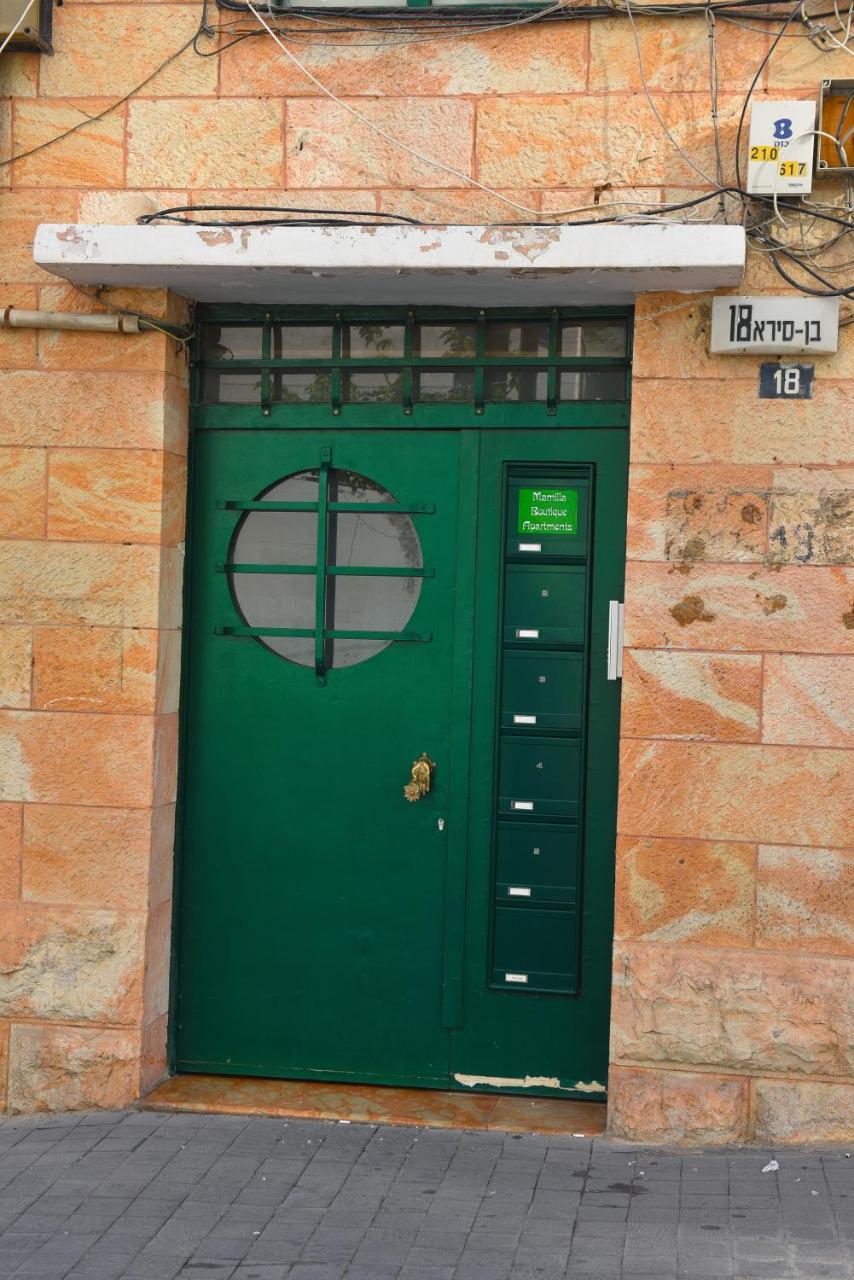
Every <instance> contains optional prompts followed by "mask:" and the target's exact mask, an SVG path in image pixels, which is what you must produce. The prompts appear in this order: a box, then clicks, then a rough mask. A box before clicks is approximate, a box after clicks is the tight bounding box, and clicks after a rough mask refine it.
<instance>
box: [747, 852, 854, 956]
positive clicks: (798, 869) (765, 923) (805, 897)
mask: <svg viewBox="0 0 854 1280" xmlns="http://www.w3.org/2000/svg"><path fill="white" fill-rule="evenodd" d="M852 904H854V850H851V849H811V848H803V847H797V846H794V847H793V846H790V845H760V846H759V862H758V866H757V895H756V944H757V946H760V947H768V948H770V949H772V950H775V951H784V950H785V951H803V952H805V953H809V954H814V953H815V952H826V953H832V954H836V955H852V954H854V912H852Z"/></svg>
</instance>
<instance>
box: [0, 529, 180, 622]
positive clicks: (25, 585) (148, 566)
mask: <svg viewBox="0 0 854 1280" xmlns="http://www.w3.org/2000/svg"><path fill="white" fill-rule="evenodd" d="M179 563H180V556H179V554H178V553H177V552H176V551H175V550H174V549H172V548H168V547H167V548H157V547H125V546H111V545H106V544H101V545H98V544H96V543H84V542H79V543H63V542H23V541H20V542H0V620H2V621H6V622H24V623H35V624H36V625H38V624H39V623H82V624H84V625H85V624H87V623H88V624H92V625H93V626H106V627H112V626H119V627H122V626H127V627H156V626H157V625H158V622H159V620H160V618H161V617H163V616H164V615H166V616H168V621H165V622H164V625H167V626H175V625H177V620H176V619H175V618H174V612H175V609H176V605H175V597H176V596H177V611H178V613H180V599H181V593H180V587H179V582H180V579H179V578H178V576H177V575H178V565H179ZM161 592H162V593H163V596H164V598H163V600H161Z"/></svg>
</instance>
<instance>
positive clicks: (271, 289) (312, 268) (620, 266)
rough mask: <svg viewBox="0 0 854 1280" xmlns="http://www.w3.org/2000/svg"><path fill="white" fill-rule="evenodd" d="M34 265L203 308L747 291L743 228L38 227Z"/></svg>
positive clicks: (594, 299)
mask: <svg viewBox="0 0 854 1280" xmlns="http://www.w3.org/2000/svg"><path fill="white" fill-rule="evenodd" d="M33 256H34V258H35V261H36V262H37V263H38V265H39V266H41V267H43V268H44V269H45V270H46V271H49V272H51V273H52V274H53V275H56V276H61V277H62V278H63V279H65V280H70V281H72V282H73V283H74V284H81V285H90V286H92V285H105V286H112V285H123V286H137V287H143V288H168V289H171V290H173V291H174V292H175V293H178V294H182V295H183V296H185V297H187V298H193V299H196V300H198V301H200V302H245V303H262V304H268V303H269V304H274V303H278V304H283V305H284V304H289V303H294V304H301V305H311V304H319V305H323V304H326V305H329V304H332V305H336V304H337V305H340V306H343V305H347V304H357V305H358V304H373V305H378V304H383V303H387V304H391V305H395V304H408V305H411V306H418V305H420V306H428V305H431V304H433V305H451V306H572V305H591V304H593V305H596V304H600V305H601V304H608V303H630V302H631V301H632V299H633V298H634V297H635V295H636V294H638V293H646V292H651V291H652V292H660V291H665V290H666V291H671V290H672V291H676V292H683V293H693V292H697V291H702V290H711V289H720V288H728V287H731V286H733V285H737V284H739V283H740V281H741V278H742V274H743V271H744V257H745V237H744V231H743V229H742V228H741V227H730V226H718V225H714V224H709V225H699V226H697V225H695V226H684V225H665V226H650V225H625V224H623V225H619V226H613V225H611V226H597V227H573V226H571V225H569V226H535V227H483V226H442V227H434V226H430V227H421V226H401V225H395V226H376V225H359V226H352V227H281V226H280V227H260V228H247V229H244V230H239V229H221V228H214V227H184V226H166V225H160V226H138V225H131V226H89V225H74V224H71V225H57V224H53V223H48V224H44V225H42V226H40V227H39V229H38V232H37V234H36V239H35V245H34V250H33Z"/></svg>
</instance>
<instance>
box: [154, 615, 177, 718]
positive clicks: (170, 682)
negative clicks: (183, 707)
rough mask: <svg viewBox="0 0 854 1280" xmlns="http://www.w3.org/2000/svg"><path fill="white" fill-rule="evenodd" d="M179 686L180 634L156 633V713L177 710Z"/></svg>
mask: <svg viewBox="0 0 854 1280" xmlns="http://www.w3.org/2000/svg"><path fill="white" fill-rule="evenodd" d="M180 686H181V632H180V631H178V630H170V631H166V630H162V631H158V633H157V683H156V688H155V700H154V708H153V709H154V710H155V711H156V712H158V713H160V712H169V711H177V710H178V701H179V696H180Z"/></svg>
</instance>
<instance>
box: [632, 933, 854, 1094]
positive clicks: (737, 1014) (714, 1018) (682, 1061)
mask: <svg viewBox="0 0 854 1280" xmlns="http://www.w3.org/2000/svg"><path fill="white" fill-rule="evenodd" d="M851 977H852V964H851V962H850V961H844V960H831V959H826V958H819V957H816V956H810V957H807V956H792V955H774V954H772V953H771V952H767V951H740V950H736V949H734V948H732V949H730V948H724V949H720V950H715V949H713V948H709V947H701V946H691V947H673V946H664V945H659V944H657V943H644V942H627V941H625V940H624V941H620V942H618V943H617V945H616V947H615V952H614V986H613V1003H612V1024H611V1047H612V1055H613V1057H614V1058H615V1059H616V1060H617V1061H619V1062H621V1063H624V1064H625V1063H629V1064H631V1065H643V1064H652V1065H656V1064H662V1063H673V1064H674V1065H683V1066H686V1067H689V1068H690V1067H703V1068H711V1069H713V1070H714V1069H716V1068H717V1069H718V1070H720V1069H723V1070H725V1071H733V1072H739V1073H744V1074H750V1075H754V1074H765V1075H772V1074H773V1075H781V1074H785V1073H789V1072H791V1073H792V1074H793V1075H795V1076H801V1077H803V1076H805V1075H806V1076H808V1075H821V1076H842V1077H845V1076H848V1075H850V1073H851V1070H852V1067H854V1034H852V1033H854V991H852V986H851Z"/></svg>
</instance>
